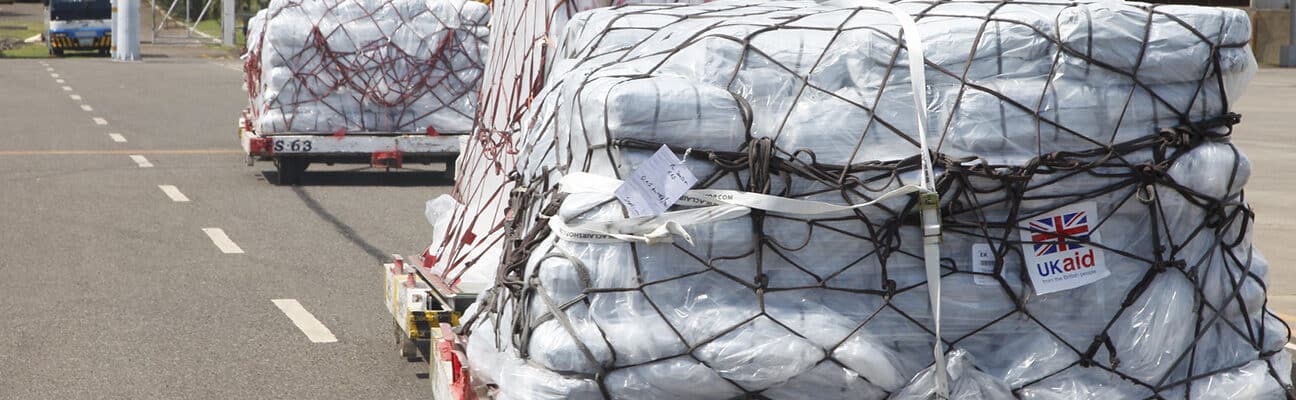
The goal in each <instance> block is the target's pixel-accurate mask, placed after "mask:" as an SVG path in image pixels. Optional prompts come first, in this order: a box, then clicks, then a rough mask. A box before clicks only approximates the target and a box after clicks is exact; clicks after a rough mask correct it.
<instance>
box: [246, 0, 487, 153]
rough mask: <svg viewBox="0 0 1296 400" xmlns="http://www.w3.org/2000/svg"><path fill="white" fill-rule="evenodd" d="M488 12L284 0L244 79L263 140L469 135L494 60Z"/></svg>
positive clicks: (391, 2) (252, 40)
mask: <svg viewBox="0 0 1296 400" xmlns="http://www.w3.org/2000/svg"><path fill="white" fill-rule="evenodd" d="M489 12H490V10H489V8H488V7H487V6H486V5H485V4H481V3H477V2H472V1H467V0H323V1H314V0H312V1H304V0H275V1H272V2H271V3H270V6H269V7H267V8H266V9H264V10H262V11H260V12H258V13H257V15H256V16H254V17H253V18H252V19H251V20H250V21H249V22H248V26H249V30H248V38H249V39H248V45H247V48H248V52H247V53H246V54H245V55H244V71H245V72H244V73H245V76H246V81H247V82H246V85H247V87H248V94H249V96H250V103H251V106H250V110H249V111H250V114H251V115H250V116H251V117H252V118H253V121H254V124H255V126H256V127H257V129H259V130H260V131H262V132H265V133H274V132H328V133H332V132H336V131H339V130H347V131H352V132H424V131H426V130H427V129H428V128H429V127H430V128H433V129H435V130H437V131H440V132H468V131H469V130H471V128H472V121H473V116H474V113H475V111H476V106H477V91H478V89H479V86H480V82H481V75H482V63H483V62H484V60H485V58H486V56H487V52H488V41H487V35H488V33H489V32H488V29H487V19H488V18H489Z"/></svg>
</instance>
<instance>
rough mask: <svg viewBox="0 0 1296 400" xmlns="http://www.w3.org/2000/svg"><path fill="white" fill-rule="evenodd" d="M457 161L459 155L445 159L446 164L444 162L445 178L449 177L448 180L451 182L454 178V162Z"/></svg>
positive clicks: (456, 162)
mask: <svg viewBox="0 0 1296 400" xmlns="http://www.w3.org/2000/svg"><path fill="white" fill-rule="evenodd" d="M458 163H459V157H454V158H451V159H450V160H449V161H446V164H445V177H446V179H449V180H450V181H452V182H453V181H454V180H455V164H458Z"/></svg>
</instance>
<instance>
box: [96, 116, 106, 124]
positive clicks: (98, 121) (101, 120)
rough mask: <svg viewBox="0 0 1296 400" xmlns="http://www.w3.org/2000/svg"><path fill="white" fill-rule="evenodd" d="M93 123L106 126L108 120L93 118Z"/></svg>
mask: <svg viewBox="0 0 1296 400" xmlns="http://www.w3.org/2000/svg"><path fill="white" fill-rule="evenodd" d="M94 122H95V125H108V120H106V119H103V118H99V117H94Z"/></svg>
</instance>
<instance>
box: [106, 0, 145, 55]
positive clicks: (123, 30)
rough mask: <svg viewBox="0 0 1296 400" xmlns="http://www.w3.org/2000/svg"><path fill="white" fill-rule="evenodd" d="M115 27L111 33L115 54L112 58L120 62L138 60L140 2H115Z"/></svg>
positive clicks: (137, 0) (131, 0)
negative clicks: (115, 44) (115, 47)
mask: <svg viewBox="0 0 1296 400" xmlns="http://www.w3.org/2000/svg"><path fill="white" fill-rule="evenodd" d="M117 7H118V13H117V14H118V16H117V25H116V26H115V28H116V29H114V32H113V38H114V41H115V42H117V53H116V54H114V55H113V58H114V59H116V60H121V61H138V60H139V59H140V53H139V49H140V47H139V45H140V38H139V33H140V14H139V10H140V0H117Z"/></svg>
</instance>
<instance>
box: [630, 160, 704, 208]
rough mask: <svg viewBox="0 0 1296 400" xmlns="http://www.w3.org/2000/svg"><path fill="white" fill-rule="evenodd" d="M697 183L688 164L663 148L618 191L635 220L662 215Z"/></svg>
mask: <svg viewBox="0 0 1296 400" xmlns="http://www.w3.org/2000/svg"><path fill="white" fill-rule="evenodd" d="M696 182H697V177H694V176H693V173H692V172H689V170H688V167H685V166H684V162H683V161H680V159H679V158H678V157H675V153H674V152H672V151H671V150H670V147H667V146H666V145H662V147H661V148H660V149H658V150H657V152H656V153H653V155H652V157H648V159H647V160H644V162H643V163H642V164H639V168H636V169H635V171H634V172H632V173H631V174H630V176H629V177H627V178H626V181H625V183H622V184H621V187H618V188H617V190H616V197H617V199H618V200H621V204H624V205H625V207H626V210H627V211H629V212H630V216H631V217H644V216H653V215H661V214H662V213H664V212H666V210H667V209H669V208H670V206H672V205H674V204H675V202H676V201H678V200H679V198H680V196H683V195H684V193H685V192H688V190H689V189H691V188H692V187H693V184H694V183H696Z"/></svg>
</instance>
